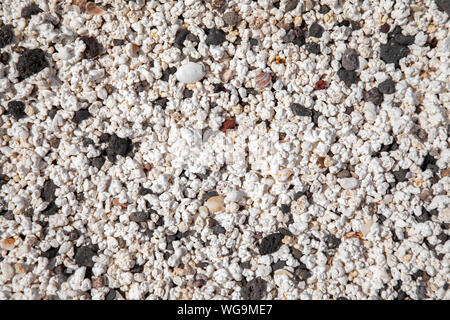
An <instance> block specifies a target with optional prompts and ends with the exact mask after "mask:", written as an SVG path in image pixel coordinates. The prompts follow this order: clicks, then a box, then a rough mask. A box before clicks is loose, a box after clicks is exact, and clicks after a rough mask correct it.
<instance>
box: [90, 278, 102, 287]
mask: <svg viewBox="0 0 450 320" xmlns="http://www.w3.org/2000/svg"><path fill="white" fill-rule="evenodd" d="M92 285H93V287H94V288H96V289H99V288H101V287H103V277H102V276H101V275H99V276H98V277H95V278H94V281H93V282H92Z"/></svg>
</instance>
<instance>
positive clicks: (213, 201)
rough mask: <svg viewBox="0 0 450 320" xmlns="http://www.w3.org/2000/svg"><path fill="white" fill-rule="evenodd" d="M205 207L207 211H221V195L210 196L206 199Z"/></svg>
mask: <svg viewBox="0 0 450 320" xmlns="http://www.w3.org/2000/svg"><path fill="white" fill-rule="evenodd" d="M205 205H206V207H207V208H208V210H209V212H211V213H214V212H218V211H222V210H223V209H224V208H225V204H224V201H223V197H222V196H215V197H211V198H209V199H208V201H206V204H205Z"/></svg>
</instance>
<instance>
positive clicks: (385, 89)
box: [378, 78, 395, 94]
mask: <svg viewBox="0 0 450 320" xmlns="http://www.w3.org/2000/svg"><path fill="white" fill-rule="evenodd" d="M378 90H379V91H380V92H381V93H383V94H392V93H394V92H395V82H394V81H393V80H392V79H391V78H388V79H386V80H384V81H383V82H381V83H380V84H379V85H378Z"/></svg>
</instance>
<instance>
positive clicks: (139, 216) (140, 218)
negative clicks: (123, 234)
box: [130, 211, 150, 222]
mask: <svg viewBox="0 0 450 320" xmlns="http://www.w3.org/2000/svg"><path fill="white" fill-rule="evenodd" d="M149 219H150V215H149V213H148V212H144V211H138V212H133V213H131V214H130V221H134V222H145V221H147V220H149Z"/></svg>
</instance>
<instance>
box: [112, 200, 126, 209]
mask: <svg viewBox="0 0 450 320" xmlns="http://www.w3.org/2000/svg"><path fill="white" fill-rule="evenodd" d="M112 204H113V205H114V206H120V207H122V208H126V207H128V203H120V201H119V199H117V198H114V199H113V200H112Z"/></svg>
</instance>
